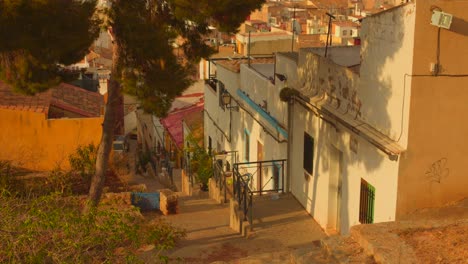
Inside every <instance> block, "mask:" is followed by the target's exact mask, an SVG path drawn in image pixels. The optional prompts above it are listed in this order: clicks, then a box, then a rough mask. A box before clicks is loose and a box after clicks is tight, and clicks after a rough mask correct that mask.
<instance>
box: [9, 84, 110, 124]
mask: <svg viewBox="0 0 468 264" xmlns="http://www.w3.org/2000/svg"><path fill="white" fill-rule="evenodd" d="M102 105H103V97H102V95H100V94H98V93H94V92H90V91H87V90H84V89H82V88H79V87H76V86H73V85H70V84H66V83H61V84H59V85H58V86H56V87H53V88H51V89H49V90H47V91H45V92H42V93H39V94H36V95H34V96H28V95H23V94H18V93H14V92H13V90H12V89H11V87H10V86H9V85H7V84H6V83H4V82H1V81H0V108H6V109H12V110H22V111H31V112H38V113H44V114H45V115H47V114H48V112H49V108H50V106H54V107H57V108H61V109H64V110H66V111H70V112H73V113H76V114H78V115H81V116H83V117H97V116H100V114H101V107H102Z"/></svg>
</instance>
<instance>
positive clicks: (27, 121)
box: [0, 82, 103, 170]
mask: <svg viewBox="0 0 468 264" xmlns="http://www.w3.org/2000/svg"><path fill="white" fill-rule="evenodd" d="M102 114H103V97H102V96H101V95H100V94H98V93H93V92H90V91H86V90H84V89H81V88H79V87H76V86H72V85H69V84H65V83H61V84H60V85H58V86H56V87H53V88H50V89H49V90H48V91H46V92H43V93H40V94H36V95H35V96H27V95H21V94H17V93H14V92H13V91H12V89H11V87H9V86H8V85H7V84H6V83H3V82H0V127H1V129H0V146H1V148H2V150H1V151H0V159H1V160H10V161H12V162H13V163H15V164H16V165H18V166H21V167H25V168H29V169H32V170H50V169H53V168H54V167H55V166H61V167H62V168H66V167H68V156H69V154H71V153H73V152H74V151H75V150H76V148H77V147H78V146H79V145H84V144H89V143H94V144H98V143H99V140H100V138H101V134H102V126H101V124H102V122H103V117H102Z"/></svg>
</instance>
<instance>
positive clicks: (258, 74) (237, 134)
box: [204, 58, 288, 191]
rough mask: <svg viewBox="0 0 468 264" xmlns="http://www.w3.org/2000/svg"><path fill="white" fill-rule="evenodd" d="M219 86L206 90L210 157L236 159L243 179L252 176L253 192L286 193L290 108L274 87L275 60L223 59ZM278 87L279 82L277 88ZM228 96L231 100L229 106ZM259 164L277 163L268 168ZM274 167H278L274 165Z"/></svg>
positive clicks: (218, 61) (219, 64) (206, 123)
mask: <svg viewBox="0 0 468 264" xmlns="http://www.w3.org/2000/svg"><path fill="white" fill-rule="evenodd" d="M214 63H215V64H216V69H217V72H216V84H215V83H213V82H212V83H208V84H207V85H206V86H205V99H206V101H205V111H204V112H205V116H204V120H205V121H204V122H205V127H204V132H205V147H206V148H207V149H208V150H209V151H215V152H222V151H227V152H232V151H234V153H236V154H237V156H236V157H237V158H236V159H231V160H228V162H229V163H230V164H231V165H232V163H234V162H236V161H237V162H240V163H251V164H250V165H247V164H245V165H244V166H241V167H240V169H241V170H242V171H241V173H251V174H252V177H251V181H250V187H251V190H252V191H260V190H270V189H281V188H283V186H284V184H285V183H283V182H282V177H281V176H282V175H283V174H284V173H283V169H284V170H286V162H285V161H284V162H283V161H280V160H286V159H287V137H288V134H287V131H286V130H287V129H286V127H287V104H286V103H284V102H281V101H280V99H279V90H280V89H281V88H282V85H281V84H279V85H275V84H274V83H273V82H274V81H273V80H274V58H253V59H251V60H250V65H249V60H248V59H218V60H216V61H214ZM277 84H278V82H277ZM223 94H224V95H225V96H227V95H228V94H229V95H230V96H231V104H230V105H224V103H223V98H222V97H223ZM257 161H272V162H271V165H272V166H270V167H269V168H266V167H263V168H262V169H259V167H262V166H261V165H258V166H257V165H256V164H255V162H257ZM273 161H275V162H273Z"/></svg>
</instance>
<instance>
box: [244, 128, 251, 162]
mask: <svg viewBox="0 0 468 264" xmlns="http://www.w3.org/2000/svg"><path fill="white" fill-rule="evenodd" d="M244 160H245V161H249V160H250V132H249V131H248V130H247V129H244Z"/></svg>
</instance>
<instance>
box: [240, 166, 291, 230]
mask: <svg viewBox="0 0 468 264" xmlns="http://www.w3.org/2000/svg"><path fill="white" fill-rule="evenodd" d="M285 164H286V160H285V159H282V160H266V161H254V162H243V163H235V164H234V166H233V180H234V190H233V192H234V197H235V199H236V200H237V202H238V204H239V208H240V209H241V210H242V211H243V214H244V219H243V220H244V221H249V224H250V228H251V229H252V228H253V195H254V194H255V195H263V194H265V193H278V192H282V193H284V191H285V188H284V172H285ZM265 179H267V180H266V182H265V183H264V182H263V181H264V180H265Z"/></svg>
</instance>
